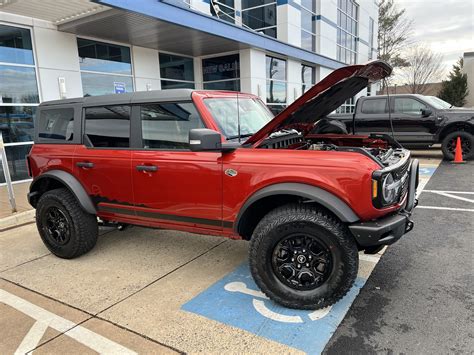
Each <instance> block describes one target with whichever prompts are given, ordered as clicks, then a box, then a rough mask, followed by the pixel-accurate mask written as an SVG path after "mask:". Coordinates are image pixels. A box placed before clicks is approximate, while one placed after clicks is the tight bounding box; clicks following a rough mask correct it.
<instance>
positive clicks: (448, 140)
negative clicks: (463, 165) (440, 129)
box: [441, 131, 474, 160]
mask: <svg viewBox="0 0 474 355" xmlns="http://www.w3.org/2000/svg"><path fill="white" fill-rule="evenodd" d="M458 137H459V138H461V148H462V156H463V159H465V160H469V159H472V158H473V157H474V137H473V136H472V134H470V133H469V132H466V131H457V132H452V133H450V134H448V135H447V136H446V137H444V139H443V142H442V143H441V150H442V151H443V156H444V158H445V159H446V160H453V159H454V154H455V152H456V142H457V139H458Z"/></svg>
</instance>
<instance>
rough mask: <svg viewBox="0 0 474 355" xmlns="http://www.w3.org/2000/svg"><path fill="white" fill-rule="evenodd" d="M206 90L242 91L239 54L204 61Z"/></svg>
mask: <svg viewBox="0 0 474 355" xmlns="http://www.w3.org/2000/svg"><path fill="white" fill-rule="evenodd" d="M202 73H203V82H204V89H206V90H231V91H240V80H239V78H240V58H239V55H238V54H232V55H226V56H223V57H215V58H206V59H203V60H202Z"/></svg>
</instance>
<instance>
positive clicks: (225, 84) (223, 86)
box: [204, 80, 240, 91]
mask: <svg viewBox="0 0 474 355" xmlns="http://www.w3.org/2000/svg"><path fill="white" fill-rule="evenodd" d="M204 90H226V91H240V80H226V81H214V82H209V83H204Z"/></svg>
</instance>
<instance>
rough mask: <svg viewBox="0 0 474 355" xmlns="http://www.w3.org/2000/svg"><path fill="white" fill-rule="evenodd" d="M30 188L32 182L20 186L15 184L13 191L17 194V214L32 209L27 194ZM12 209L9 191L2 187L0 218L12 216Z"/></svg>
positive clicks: (0, 193)
mask: <svg viewBox="0 0 474 355" xmlns="http://www.w3.org/2000/svg"><path fill="white" fill-rule="evenodd" d="M29 188H30V182H29V181H28V182H23V183H20V184H13V190H14V192H15V200H16V209H17V213H20V212H25V211H28V210H31V209H32V207H31V206H30V204H29V203H28V199H27V197H26V194H27V193H28V189H29ZM12 214H13V213H12V207H11V205H10V201H9V200H8V190H7V187H6V186H0V218H5V217H9V216H11V215H12Z"/></svg>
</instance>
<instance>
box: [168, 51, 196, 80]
mask: <svg viewBox="0 0 474 355" xmlns="http://www.w3.org/2000/svg"><path fill="white" fill-rule="evenodd" d="M160 75H161V79H163V80H161V88H162V89H177V88H183V87H184V88H194V60H193V58H188V57H181V56H177V55H173V54H167V53H160Z"/></svg>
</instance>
